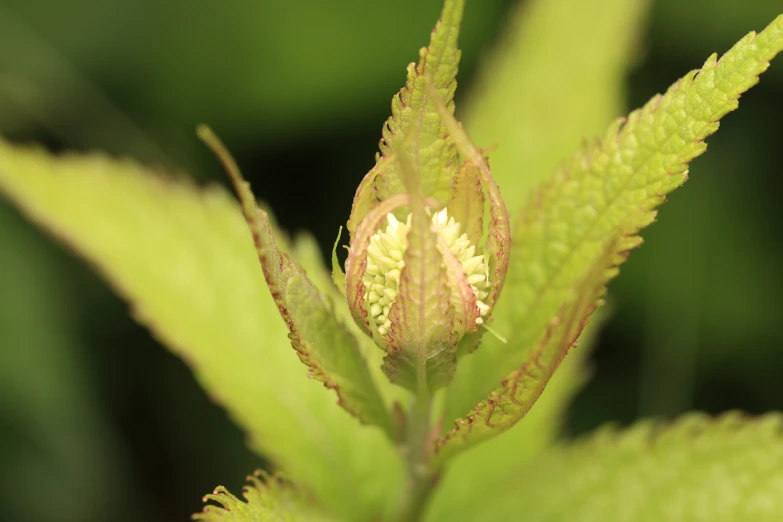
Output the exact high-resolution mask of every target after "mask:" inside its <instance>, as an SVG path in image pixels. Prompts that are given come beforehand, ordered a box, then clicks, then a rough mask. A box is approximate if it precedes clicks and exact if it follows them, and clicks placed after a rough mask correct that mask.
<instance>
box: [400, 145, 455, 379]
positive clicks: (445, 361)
mask: <svg viewBox="0 0 783 522" xmlns="http://www.w3.org/2000/svg"><path fill="white" fill-rule="evenodd" d="M398 159H399V160H400V162H403V163H404V164H403V167H402V168H401V170H402V171H403V172H404V173H405V176H404V177H405V180H404V181H405V185H406V190H407V192H408V193H409V194H410V208H411V225H410V230H409V231H408V234H407V237H406V241H407V243H408V247H407V249H406V250H405V254H404V262H405V266H404V267H403V268H402V272H401V273H400V286H399V296H398V297H397V298H396V299H395V300H394V303H393V304H392V306H391V312H390V313H389V318H390V320H391V331H390V333H389V347H388V352H389V355H387V356H386V359H384V371H385V372H386V374H387V375H388V376H389V380H391V381H392V382H396V383H398V384H400V385H402V386H404V387H405V388H408V389H409V390H411V391H413V392H414V393H421V392H425V391H427V390H434V389H436V388H439V387H441V386H444V385H445V384H447V383H448V381H449V380H450V379H451V376H452V375H453V374H454V368H455V365H456V358H455V353H454V348H455V347H456V345H457V340H458V338H457V335H456V333H455V331H454V327H453V324H454V317H455V313H454V306H453V304H452V303H451V302H450V299H449V286H448V277H447V272H446V270H447V269H446V264H445V262H444V255H443V254H442V253H441V250H440V249H439V248H438V234H437V232H435V231H434V230H432V219H431V217H430V216H429V215H428V214H427V209H426V206H425V202H424V198H423V197H422V194H421V189H420V187H419V186H418V184H417V182H418V179H417V178H416V175H415V173H414V172H413V165H412V164H410V163H409V161H410V158H409V156H408V155H407V154H405V153H404V152H403V151H402V150H400V151H399V153H398Z"/></svg>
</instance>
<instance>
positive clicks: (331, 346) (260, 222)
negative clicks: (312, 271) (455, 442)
mask: <svg viewBox="0 0 783 522" xmlns="http://www.w3.org/2000/svg"><path fill="white" fill-rule="evenodd" d="M199 134H200V136H201V137H202V139H204V141H205V142H206V143H207V144H208V145H209V146H210V147H212V149H213V151H214V152H215V154H217V155H218V157H219V158H220V160H221V161H222V162H223V165H224V167H225V168H226V171H227V173H228V175H229V177H230V178H231V181H232V182H233V183H234V187H235V189H236V191H237V194H238V195H239V199H240V201H241V203H242V208H243V211H244V214H245V219H247V222H248V225H249V227H250V230H251V232H252V234H253V241H254V243H255V245H256V251H257V252H258V259H259V261H260V263H261V268H263V272H264V278H265V279H266V283H267V285H268V286H269V290H270V292H271V293H272V297H273V298H274V300H275V303H277V308H278V310H279V311H280V315H281V316H282V318H283V320H284V321H285V324H287V325H288V328H289V330H290V332H291V335H290V338H291V346H293V348H294V350H296V353H297V355H298V356H299V359H300V360H301V361H302V362H303V363H304V364H305V365H307V367H308V368H309V369H310V376H312V377H313V378H315V379H317V380H318V381H321V382H322V383H324V386H326V387H327V388H329V389H333V390H335V391H336V392H337V396H338V397H339V398H340V401H339V404H340V405H341V406H342V407H343V408H345V409H346V410H347V411H348V412H350V413H351V414H353V415H355V416H356V417H357V418H358V419H359V420H361V421H362V422H364V423H366V424H374V425H376V426H380V427H381V428H382V429H383V430H384V431H386V433H387V434H388V435H389V438H390V439H393V438H394V429H393V426H392V421H391V416H390V415H389V412H388V410H387V409H386V406H385V404H384V403H383V399H382V398H381V395H380V393H379V392H378V389H377V387H376V386H375V383H374V382H373V379H372V377H371V375H370V372H369V370H368V368H367V363H366V362H365V360H364V358H363V357H362V354H361V352H360V351H359V344H358V342H357V341H356V338H355V337H354V336H353V335H352V334H351V333H350V332H349V331H348V329H347V328H346V327H345V326H344V325H343V324H341V323H340V321H338V319H337V317H336V316H335V314H334V313H333V311H332V308H331V306H330V305H328V304H327V302H326V299H325V297H324V296H323V294H321V292H320V291H319V290H318V289H317V288H316V287H315V286H314V285H313V284H312V283H311V282H310V279H309V278H308V277H307V274H305V272H304V270H302V268H301V267H300V266H299V265H298V264H297V263H296V262H294V261H292V260H291V258H290V257H289V256H288V255H287V254H285V253H284V252H282V251H280V249H279V248H278V246H277V243H276V242H275V237H274V232H273V230H272V225H271V224H270V222H269V218H268V217H267V214H266V212H264V211H263V210H261V209H260V208H259V207H258V204H257V203H256V198H255V196H254V195H253V193H252V192H251V190H250V186H249V184H248V183H247V182H246V181H245V180H244V178H243V177H242V174H241V173H240V171H239V168H238V167H237V165H236V163H235V162H234V159H233V158H232V157H231V155H230V154H229V153H228V151H227V150H226V149H225V147H224V146H223V145H222V143H220V141H219V140H218V138H217V137H216V136H215V135H214V134H213V133H212V131H211V130H209V129H208V128H207V127H205V126H202V127H199ZM340 304H342V305H345V301H343V300H340Z"/></svg>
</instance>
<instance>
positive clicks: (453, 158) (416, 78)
mask: <svg viewBox="0 0 783 522" xmlns="http://www.w3.org/2000/svg"><path fill="white" fill-rule="evenodd" d="M464 7H465V0H446V1H445V2H444V5H443V11H442V12H441V16H440V20H439V21H438V23H437V25H436V26H435V30H434V31H433V32H432V36H431V39H430V45H429V46H428V47H425V48H423V49H421V50H420V51H419V63H418V64H413V63H411V64H410V65H409V66H408V77H407V81H406V83H405V87H403V88H402V90H401V91H400V92H399V93H397V94H396V95H395V96H394V98H393V99H392V115H391V117H389V119H388V120H387V121H386V123H385V124H384V126H383V133H382V134H383V138H382V139H381V142H380V149H381V156H379V157H378V163H377V164H376V166H375V167H374V168H373V169H372V170H371V171H370V173H369V174H368V175H367V176H366V177H365V178H364V180H363V181H362V183H361V184H360V185H359V188H358V189H357V191H356V198H355V199H354V204H353V207H352V210H351V218H350V219H349V220H348V230H349V231H350V233H351V235H352V236H353V234H354V233H355V232H356V229H357V227H358V226H359V223H361V221H362V219H363V218H364V216H365V215H366V214H367V212H369V210H370V209H371V208H372V207H373V206H375V204H376V203H377V201H379V200H380V201H382V200H384V199H387V198H388V197H390V196H392V195H394V194H402V193H405V192H406V189H405V183H404V182H403V175H402V172H401V171H400V169H399V166H398V162H397V161H396V160H395V159H394V146H395V142H397V143H402V142H403V141H404V142H405V147H406V150H407V151H408V153H409V155H410V156H411V158H412V159H411V161H412V168H413V170H414V172H416V174H417V176H418V177H419V180H420V183H421V191H422V193H423V194H424V196H428V197H434V198H435V199H437V200H438V201H439V202H441V203H442V204H444V205H445V204H446V203H448V200H449V196H450V194H451V180H452V178H453V177H454V173H455V172H456V170H457V167H458V166H459V158H458V157H457V149H456V148H455V147H454V145H453V144H452V143H451V141H450V140H449V139H448V138H447V131H446V127H445V126H444V125H443V123H442V122H441V119H440V117H439V116H438V113H437V111H436V109H435V106H434V104H433V101H432V99H431V98H430V95H429V93H428V89H427V80H428V78H429V79H430V81H431V82H432V84H433V87H434V88H435V90H436V91H437V93H438V95H439V96H440V98H441V99H442V100H443V101H444V102H445V103H446V104H447V106H448V108H449V110H450V111H451V112H452V113H453V112H454V92H455V91H456V89H457V80H456V78H457V68H458V65H459V59H460V51H459V49H458V48H457V39H458V37H459V29H460V24H461V22H462V13H463V10H464ZM412 129H415V132H411V130H412ZM407 137H410V139H409V140H405V138H407Z"/></svg>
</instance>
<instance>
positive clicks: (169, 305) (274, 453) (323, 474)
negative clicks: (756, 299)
mask: <svg viewBox="0 0 783 522" xmlns="http://www.w3.org/2000/svg"><path fill="white" fill-rule="evenodd" d="M0 192H3V193H5V194H6V195H7V196H8V197H9V198H10V199H11V200H12V201H14V202H16V203H17V204H18V205H19V206H20V207H21V208H22V210H23V211H24V212H25V213H26V214H27V215H28V216H29V217H30V218H31V219H32V220H33V221H35V222H37V223H39V224H40V225H42V226H43V227H45V228H46V229H48V230H49V231H50V232H52V233H53V234H54V235H55V236H57V237H58V238H59V239H61V240H62V241H64V242H65V243H66V244H68V245H69V246H70V247H71V248H73V249H74V250H75V251H76V252H78V253H80V254H81V255H82V256H84V257H85V258H86V259H87V260H88V261H90V262H91V263H93V264H94V265H95V266H96V267H97V268H98V270H99V271H100V272H101V274H102V275H103V276H104V277H105V278H106V279H107V280H108V282H109V283H110V284H111V285H112V286H113V287H114V288H115V289H116V290H117V291H118V293H120V294H121V295H123V296H124V297H125V298H126V299H127V300H128V301H129V302H130V303H131V305H132V307H133V313H134V315H135V317H136V318H137V319H138V320H139V321H140V322H142V323H143V324H145V325H147V326H148V327H150V329H151V330H152V331H153V332H154V333H155V334H156V335H157V337H158V338H159V339H161V340H162V341H163V342H165V343H166V344H167V345H168V346H169V347H170V348H171V349H172V350H173V351H174V352H175V353H177V354H178V355H180V356H181V357H182V358H183V359H185V361H187V362H188V364H189V365H190V366H191V367H192V368H193V370H194V371H195V373H196V375H197V377H198V378H199V380H200V382H201V383H202V384H203V386H204V387H205V388H206V389H207V390H208V391H209V392H210V394H211V395H212V396H213V397H214V399H215V400H217V401H218V402H220V403H221V404H222V405H223V406H224V407H225V408H226V409H227V410H228V411H229V413H230V414H231V416H232V417H233V418H234V420H236V422H237V423H238V424H239V425H240V426H242V427H243V428H244V429H245V430H246V431H247V432H248V434H249V436H250V442H251V444H252V445H253V447H254V448H255V449H257V450H259V451H261V452H262V453H263V454H265V455H266V456H268V457H270V458H272V459H273V461H274V462H276V463H277V464H279V465H280V466H282V467H283V468H284V469H285V470H286V472H287V473H288V474H289V475H290V476H291V477H292V478H293V479H294V480H295V481H296V482H297V484H299V485H300V486H301V487H302V488H304V489H307V490H309V491H312V492H313V493H314V494H315V497H316V498H317V499H318V500H319V501H321V502H322V503H324V504H325V505H328V506H329V507H331V508H332V510H333V511H334V512H335V513H336V514H339V515H340V516H341V518H342V519H345V520H367V519H368V518H372V517H373V516H376V515H377V514H378V513H381V512H383V511H384V510H385V509H386V508H387V507H388V506H387V503H388V502H389V499H388V496H387V492H388V491H389V490H391V489H394V488H396V487H397V486H398V484H399V482H400V481H401V480H402V478H401V474H402V468H401V464H400V462H399V459H398V457H397V455H396V453H395V451H394V448H392V446H391V445H390V444H389V443H388V441H387V440H386V437H384V435H383V433H382V432H381V431H380V430H378V429H376V428H368V427H365V426H362V425H360V424H359V423H358V422H357V421H356V420H355V419H353V418H352V417H351V416H350V415H349V414H347V413H346V412H345V411H344V410H343V409H342V408H340V407H339V406H338V405H337V404H336V397H335V395H334V394H333V393H332V392H330V391H329V390H326V389H325V388H324V387H323V385H322V384H320V383H318V382H316V381H314V380H312V379H308V378H307V368H305V366H303V365H302V364H301V362H300V361H299V360H298V359H297V356H296V353H295V352H294V350H292V349H291V347H290V341H289V339H288V329H287V327H286V325H285V324H284V323H283V321H281V320H280V317H279V314H278V312H277V309H276V306H275V303H274V301H273V299H272V297H271V295H270V293H269V290H268V289H267V288H266V284H265V283H264V279H263V274H262V273H261V270H260V269H259V265H258V259H257V256H256V252H255V250H254V248H253V241H252V238H251V235H250V233H249V232H248V229H247V224H246V223H245V220H244V219H243V217H242V214H241V211H240V209H239V208H238V205H237V204H236V203H235V201H234V200H233V198H232V197H230V196H229V195H228V194H227V193H226V192H225V191H224V190H222V189H217V188H212V189H207V190H200V189H197V188H196V187H194V186H193V185H191V184H190V183H188V182H186V181H184V180H175V179H171V178H165V177H162V176H159V175H155V174H154V173H152V172H150V171H149V170H147V169H144V168H142V167H140V166H139V165H138V164H136V163H133V162H130V161H126V160H114V159H111V158H109V157H107V156H104V155H99V154H94V155H66V156H62V157H57V158H55V157H52V156H50V155H49V154H47V153H46V152H44V151H42V150H40V149H27V148H19V147H14V146H12V145H10V144H7V143H5V142H2V141H0Z"/></svg>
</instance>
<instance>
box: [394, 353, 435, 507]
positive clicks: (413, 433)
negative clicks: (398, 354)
mask: <svg viewBox="0 0 783 522" xmlns="http://www.w3.org/2000/svg"><path fill="white" fill-rule="evenodd" d="M422 366H423V365H422ZM419 370H420V371H419V372H417V373H418V374H419V376H418V377H419V378H418V381H419V382H418V390H417V393H416V396H415V397H414V399H413V402H412V403H411V405H410V409H409V410H408V419H407V421H408V422H407V427H406V428H407V429H406V437H405V444H404V446H403V447H402V451H403V453H404V456H405V463H406V467H407V477H406V483H405V486H404V493H403V495H402V501H401V503H400V506H399V510H398V512H397V515H396V516H395V517H394V518H393V520H395V521H396V522H418V521H419V520H420V519H421V516H422V514H423V512H424V508H425V506H426V505H427V500H428V499H429V496H430V493H431V491H432V489H433V487H434V486H435V482H436V477H435V476H434V475H433V474H432V473H431V471H430V467H429V464H430V457H431V453H432V448H431V444H430V442H431V441H430V435H431V431H432V426H431V424H430V422H431V416H432V396H431V395H430V393H429V390H428V389H427V381H426V377H425V368H424V367H422V368H420V369H419Z"/></svg>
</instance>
